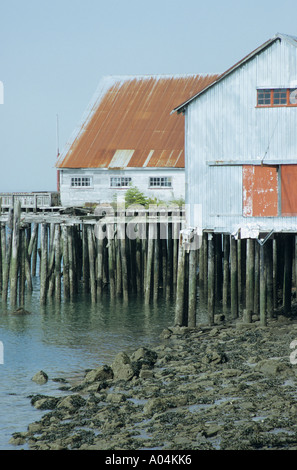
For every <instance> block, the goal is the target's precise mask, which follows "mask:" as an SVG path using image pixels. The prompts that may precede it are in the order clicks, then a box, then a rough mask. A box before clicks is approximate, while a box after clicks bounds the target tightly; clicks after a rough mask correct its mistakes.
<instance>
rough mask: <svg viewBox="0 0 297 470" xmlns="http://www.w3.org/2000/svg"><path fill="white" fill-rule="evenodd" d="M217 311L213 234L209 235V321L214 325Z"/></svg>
mask: <svg viewBox="0 0 297 470" xmlns="http://www.w3.org/2000/svg"><path fill="white" fill-rule="evenodd" d="M214 311H215V243H214V236H213V234H211V233H209V234H208V321H209V324H210V325H213V323H214Z"/></svg>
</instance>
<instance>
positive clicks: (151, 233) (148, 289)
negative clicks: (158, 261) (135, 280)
mask: <svg viewBox="0 0 297 470" xmlns="http://www.w3.org/2000/svg"><path fill="white" fill-rule="evenodd" d="M155 230H156V227H155V223H154V222H152V221H150V223H149V233H148V242H147V243H148V249H147V269H146V285H145V303H146V304H149V302H150V298H151V292H152V273H153V259H154V242H155Z"/></svg>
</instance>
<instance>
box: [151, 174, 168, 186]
mask: <svg viewBox="0 0 297 470" xmlns="http://www.w3.org/2000/svg"><path fill="white" fill-rule="evenodd" d="M171 182H172V178H171V176H162V177H160V176H156V177H155V176H154V177H150V181H149V186H150V188H171V186H172V184H171Z"/></svg>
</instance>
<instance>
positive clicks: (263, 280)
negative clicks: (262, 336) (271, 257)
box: [260, 245, 267, 326]
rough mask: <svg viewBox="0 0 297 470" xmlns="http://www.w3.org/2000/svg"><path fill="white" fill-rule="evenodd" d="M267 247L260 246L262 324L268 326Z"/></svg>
mask: <svg viewBox="0 0 297 470" xmlns="http://www.w3.org/2000/svg"><path fill="white" fill-rule="evenodd" d="M265 258H266V256H265V245H261V246H260V323H261V325H262V326H266V325H267V311H266V294H267V288H266V287H267V285H266V279H267V276H266V274H267V272H266V267H265Z"/></svg>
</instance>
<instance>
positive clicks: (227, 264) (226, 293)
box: [223, 235, 230, 315]
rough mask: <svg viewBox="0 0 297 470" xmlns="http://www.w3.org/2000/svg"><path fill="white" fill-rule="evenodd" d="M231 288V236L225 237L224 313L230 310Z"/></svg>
mask: <svg viewBox="0 0 297 470" xmlns="http://www.w3.org/2000/svg"><path fill="white" fill-rule="evenodd" d="M229 287H230V235H223V312H224V314H225V315H226V314H227V312H228V308H229Z"/></svg>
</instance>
